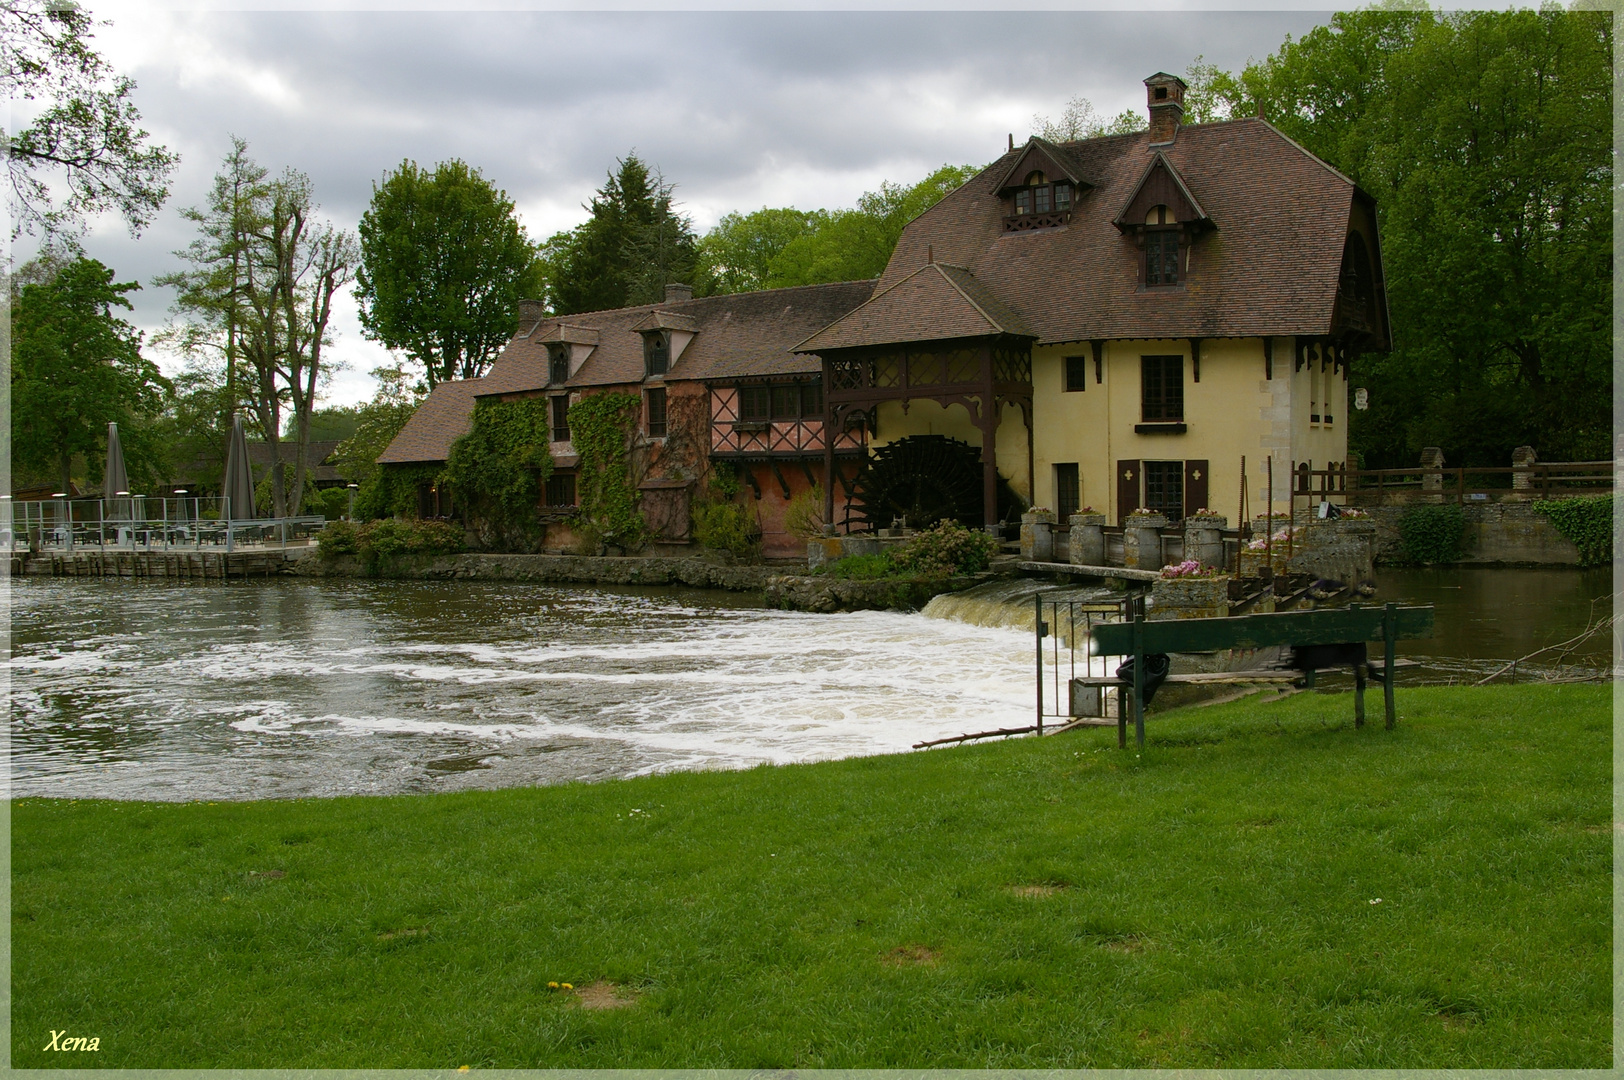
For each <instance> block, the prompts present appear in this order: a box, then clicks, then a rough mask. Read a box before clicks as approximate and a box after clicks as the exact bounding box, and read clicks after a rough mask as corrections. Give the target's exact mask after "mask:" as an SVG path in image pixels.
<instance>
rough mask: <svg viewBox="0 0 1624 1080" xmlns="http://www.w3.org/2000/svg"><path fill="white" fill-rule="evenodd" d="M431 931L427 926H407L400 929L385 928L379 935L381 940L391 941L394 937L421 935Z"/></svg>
mask: <svg viewBox="0 0 1624 1080" xmlns="http://www.w3.org/2000/svg"><path fill="white" fill-rule="evenodd" d="M428 932H429V928H428V927H426V926H407V927H404V928H402V929H400V930H385V931H383V932H382V933H381V934H379V935H378V940H379V941H390V940H393V939H394V938H406V937H420V936H422V935H423V934H426V933H428Z"/></svg>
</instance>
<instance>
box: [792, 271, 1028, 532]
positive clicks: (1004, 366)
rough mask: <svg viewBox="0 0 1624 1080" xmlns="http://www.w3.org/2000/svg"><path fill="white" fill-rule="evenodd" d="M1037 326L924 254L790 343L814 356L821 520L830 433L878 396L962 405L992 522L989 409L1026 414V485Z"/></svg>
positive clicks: (830, 505)
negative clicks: (913, 267) (975, 438)
mask: <svg viewBox="0 0 1624 1080" xmlns="http://www.w3.org/2000/svg"><path fill="white" fill-rule="evenodd" d="M1036 338H1037V335H1036V334H1034V333H1033V332H1032V331H1031V330H1029V329H1028V328H1027V326H1026V324H1025V322H1024V321H1023V320H1022V319H1021V317H1020V316H1019V315H1017V314H1016V313H1015V312H1013V311H1011V310H1010V309H1009V308H1008V307H1007V306H1006V305H1004V304H1003V303H1002V302H1001V301H999V300H998V299H997V297H995V296H993V295H992V294H991V293H990V292H988V291H987V289H986V287H985V286H983V285H982V284H981V283H980V282H979V281H977V280H976V279H975V277H974V276H973V275H972V274H971V273H970V271H968V270H966V269H964V268H963V267H960V266H950V265H948V264H946V263H938V262H934V261H932V262H927V263H926V264H925V265H924V266H922V267H920V268H919V269H918V270H917V271H915V272H914V273H912V274H910V275H908V276H907V277H905V278H903V279H902V280H901V281H898V282H897V283H896V284H895V285H893V286H891V287H890V288H889V289H886V290H885V291H884V292H882V293H879V294H878V295H876V296H874V297H873V298H872V299H870V300H869V301H868V302H867V303H866V304H863V305H862V306H861V307H859V308H857V309H856V310H855V311H853V312H851V313H850V314H849V315H846V316H845V317H843V318H841V319H840V320H838V321H837V322H834V323H832V324H830V325H829V326H826V327H824V328H823V329H822V330H819V331H818V332H817V333H816V334H813V335H812V336H811V337H809V338H807V339H806V340H805V341H803V342H801V344H800V345H797V346H796V347H795V350H794V351H795V352H797V353H804V354H815V355H817V356H818V357H819V358H820V359H821V360H822V362H823V386H824V394H823V409H824V431H825V432H828V433H830V435H831V437H827V438H825V440H824V447H825V449H824V460H823V469H824V487H823V491H824V515H825V516H824V520H825V521H833V520H834V480H835V462H834V452H833V445H834V439H833V438H832V435H833V433H836V432H842V431H845V430H846V429H847V428H848V427H850V426H852V425H854V424H856V423H859V422H866V423H868V425H869V426H870V427H871V428H872V426H873V423H872V417H873V413H874V410H875V409H876V408H877V407H878V406H879V405H881V404H883V403H885V402H888V401H896V402H901V403H903V404H904V405H906V403H907V402H909V401H913V400H916V399H925V400H929V401H935V402H937V403H938V404H941V405H943V406H948V405H954V404H958V405H963V406H964V407H965V409H966V410H968V411H969V413H970V417H971V419H972V420H973V421H974V423H975V425H976V427H977V428H978V429H980V431H981V463H982V510H983V519H984V522H985V524H986V525H988V526H993V525H996V524H997V523H998V447H997V443H998V440H997V432H998V418H999V414H1000V412H1001V410H1002V407H1003V406H1004V405H1006V404H1013V405H1018V406H1019V407H1020V409H1021V415H1022V417H1023V418H1024V419H1025V421H1026V471H1027V482H1028V490H1032V488H1031V486H1030V485H1031V483H1032V479H1033V475H1032V474H1033V448H1032V342H1033V341H1034V340H1036Z"/></svg>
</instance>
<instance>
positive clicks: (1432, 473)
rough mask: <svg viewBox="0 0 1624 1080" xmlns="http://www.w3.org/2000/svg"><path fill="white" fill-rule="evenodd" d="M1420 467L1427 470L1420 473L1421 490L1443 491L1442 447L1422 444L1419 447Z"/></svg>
mask: <svg viewBox="0 0 1624 1080" xmlns="http://www.w3.org/2000/svg"><path fill="white" fill-rule="evenodd" d="M1421 467H1422V468H1423V469H1426V470H1428V471H1427V472H1424V473H1422V474H1421V490H1422V491H1425V492H1435V491H1440V492H1441V491H1443V489H1444V474H1443V467H1444V452H1443V449H1442V448H1441V447H1437V446H1423V447H1422V448H1421Z"/></svg>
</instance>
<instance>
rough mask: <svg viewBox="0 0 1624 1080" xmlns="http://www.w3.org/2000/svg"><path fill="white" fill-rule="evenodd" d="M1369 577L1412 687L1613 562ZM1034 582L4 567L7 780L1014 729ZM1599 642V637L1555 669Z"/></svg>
mask: <svg viewBox="0 0 1624 1080" xmlns="http://www.w3.org/2000/svg"><path fill="white" fill-rule="evenodd" d="M1378 585H1379V588H1380V594H1379V597H1378V599H1379V600H1388V599H1391V600H1400V601H1405V602H1414V603H1433V604H1436V605H1437V608H1438V618H1437V627H1438V633H1437V636H1436V637H1434V638H1433V639H1431V640H1429V641H1416V642H1406V643H1404V644H1403V645H1402V651H1403V652H1404V653H1405V654H1407V655H1410V656H1413V657H1416V658H1419V659H1422V660H1423V666H1422V667H1421V668H1417V669H1408V671H1407V673H1406V674H1404V675H1403V676H1402V678H1403V679H1404V680H1405V681H1444V680H1458V681H1476V679H1478V678H1481V677H1482V676H1483V675H1484V674H1487V673H1488V672H1489V671H1492V670H1494V668H1496V667H1498V666H1499V664H1498V661H1503V660H1509V659H1512V658H1514V657H1518V656H1523V655H1526V654H1528V653H1530V652H1533V651H1534V650H1535V649H1539V648H1541V647H1543V646H1546V645H1549V644H1553V643H1555V642H1559V641H1562V640H1564V639H1565V638H1569V637H1572V636H1573V635H1574V634H1576V633H1578V632H1579V630H1580V629H1581V628H1582V627H1583V626H1584V625H1585V622H1586V620H1587V619H1588V618H1590V617H1592V615H1602V614H1605V611H1606V608H1607V606H1608V600H1607V597H1608V593H1609V589H1610V587H1611V577H1610V575H1609V574H1608V573H1607V572H1606V571H1599V572H1584V573H1580V572H1574V571H1541V570H1453V571H1450V570H1445V571H1397V570H1389V571H1383V572H1381V573H1380V574H1379V577H1378ZM1036 587H1037V586H1036V585H1035V584H1032V583H1025V582H1022V583H1008V584H1007V585H1005V586H999V587H997V588H995V589H993V590H992V591H993V592H996V593H997V595H996V596H994V595H991V594H988V595H978V596H972V597H966V598H955V599H953V600H952V601H947V600H941V601H938V602H935V603H933V605H932V606H931V608H930V609H929V615H903V614H896V613H888V612H859V613H854V614H845V615H813V614H802V613H788V612H773V611H766V610H763V609H762V608H761V607H760V606H759V604H756V603H753V602H752V600H751V599H750V598H749V597H748V596H745V595H742V594H736V593H735V594H724V593H707V592H700V591H694V590H681V589H664V588H661V589H653V588H649V589H618V590H610V589H585V588H563V587H548V586H531V585H514V584H506V583H493V582H456V583H424V582H315V581H288V580H273V581H262V582H254V581H246V582H231V583H228V584H224V585H222V584H220V583H209V584H204V583H201V582H186V583H178V582H132V581H128V580H124V581H119V580H111V581H86V580H68V581H64V580H49V579H47V580H41V579H33V580H19V581H16V582H15V583H14V584H13V585H12V592H11V597H12V630H13V654H12V659H11V684H12V693H11V700H12V742H11V750H12V786H13V790H14V791H15V792H16V793H17V794H18V795H44V794H49V795H66V796H75V797H86V796H106V797H114V798H154V799H188V798H267V797H289V796H296V795H333V794H345V793H357V792H368V793H386V792H400V791H426V790H450V789H456V788H469V787H508V786H514V785H522V784H536V783H555V782H559V781H564V780H571V779H597V778H602V777H609V776H629V775H636V774H639V773H646V772H652V771H659V770H665V769H688V768H738V767H743V766H747V765H751V764H755V763H758V762H790V761H810V760H817V759H822V758H833V757H848V756H854V755H860V754H874V753H885V752H892V751H899V750H904V749H907V748H908V747H909V746H911V745H912V744H913V743H916V742H920V741H923V740H927V739H933V738H941V737H944V736H948V735H956V734H960V733H963V732H967V731H983V730H989V729H992V728H999V727H1018V726H1022V725H1025V724H1029V723H1031V722H1032V702H1033V688H1032V668H1031V664H1032V657H1033V652H1032V638H1031V622H1032V618H1033V615H1032V610H1033V609H1032V599H1031V597H1032V593H1033V591H1034V589H1035V588H1036ZM1075 591H1076V593H1077V597H1076V598H1078V599H1095V598H1097V597H1096V593H1097V592H1100V591H1101V590H1086V589H1080V590H1075ZM978 592H979V591H978ZM1597 597H1600V598H1602V599H1600V600H1599V601H1596V603H1595V605H1594V608H1593V606H1592V601H1593V600H1596V598H1597ZM1098 598H1103V597H1098ZM1001 611H1002V612H1004V614H1000V612H1001ZM931 616H935V617H931ZM1610 655H1611V644H1610V640H1609V639H1607V638H1601V637H1598V638H1597V639H1596V640H1594V641H1592V642H1591V643H1589V644H1588V645H1587V646H1585V647H1584V648H1582V649H1580V650H1578V651H1577V652H1576V653H1575V654H1574V655H1573V656H1571V657H1569V658H1568V660H1567V663H1568V664H1569V665H1581V666H1588V667H1590V668H1592V669H1595V668H1601V669H1605V668H1606V666H1607V664H1608V659H1609V657H1610ZM1542 660H1543V661H1545V662H1547V663H1552V662H1554V658H1552V657H1545V658H1542ZM1539 666H1540V665H1538V664H1536V665H1534V666H1533V669H1532V670H1531V669H1530V668H1524V669H1523V670H1524V671H1525V672H1527V673H1528V675H1529V676H1537V675H1538V674H1539V673H1540V672H1539V670H1538V668H1539ZM1333 685H1334V682H1333Z"/></svg>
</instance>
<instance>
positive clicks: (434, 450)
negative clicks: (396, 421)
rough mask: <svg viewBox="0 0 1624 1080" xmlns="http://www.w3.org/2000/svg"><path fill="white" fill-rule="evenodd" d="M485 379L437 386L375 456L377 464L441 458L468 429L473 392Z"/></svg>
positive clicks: (449, 451) (443, 458) (409, 462)
mask: <svg viewBox="0 0 1624 1080" xmlns="http://www.w3.org/2000/svg"><path fill="white" fill-rule="evenodd" d="M484 382H485V380H484V379H458V380H456V381H455V382H443V383H441V384H440V385H438V386H436V387H435V388H434V389H433V390H432V391H431V392H430V393H429V396H428V397H427V398H426V399H424V401H423V404H421V405H419V406H418V407H417V411H416V412H414V413H413V414H412V418H411V419H410V420H408V421H406V426H405V427H403V428H401V429H400V434H399V435H396V436H395V438H394V441H393V442H391V443H390V444H389V445H388V447H386V448H385V449H384V452H383V453H381V454H379V455H378V464H380V465H406V464H413V463H418V462H429V461H444V460H445V459H446V457H447V456H449V455H450V453H451V444H452V443H454V442H456V441H457V439H458V438H460V437H461V436H463V435H464V434H466V433H467V431H468V423H469V419H470V418H471V417H472V416H473V413H474V394H475V393H477V392H479V389H480V386H481V384H483V383H484Z"/></svg>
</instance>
